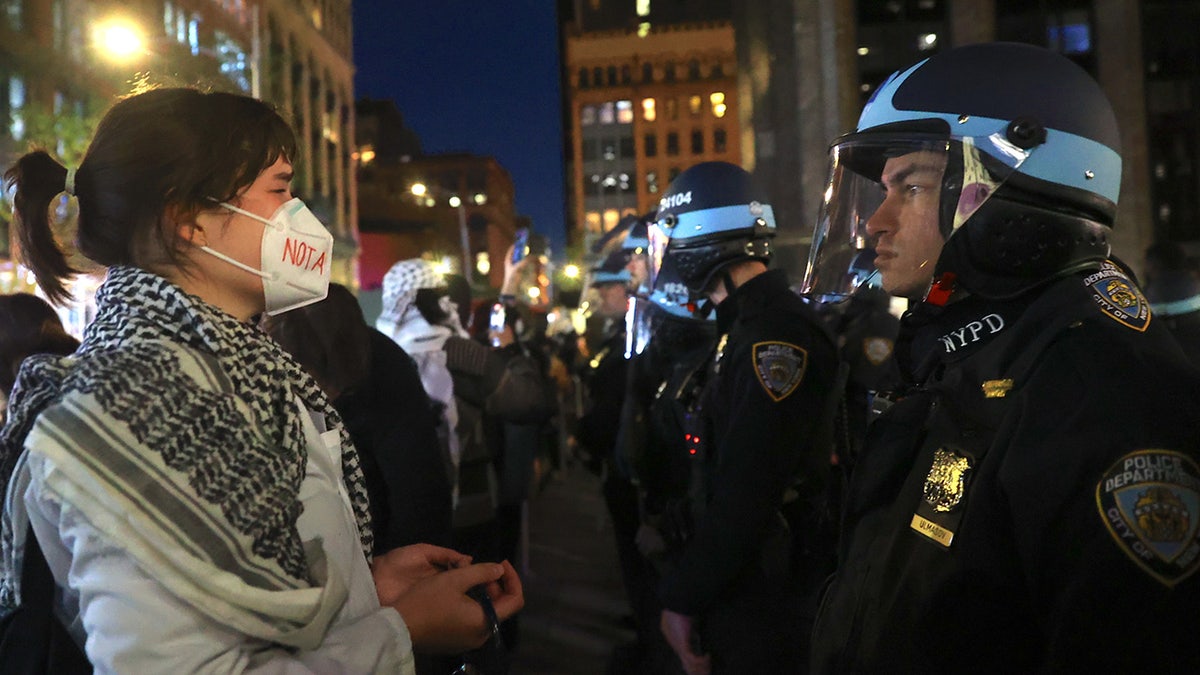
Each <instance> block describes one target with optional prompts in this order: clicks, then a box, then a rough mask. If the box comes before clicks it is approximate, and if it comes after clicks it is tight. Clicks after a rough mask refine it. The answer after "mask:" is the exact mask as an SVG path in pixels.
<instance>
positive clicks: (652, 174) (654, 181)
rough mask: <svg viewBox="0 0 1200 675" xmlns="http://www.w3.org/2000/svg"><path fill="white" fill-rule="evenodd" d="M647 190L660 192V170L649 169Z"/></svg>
mask: <svg viewBox="0 0 1200 675" xmlns="http://www.w3.org/2000/svg"><path fill="white" fill-rule="evenodd" d="M646 191H647V192H649V193H650V194H658V172H657V171H649V172H647V173H646Z"/></svg>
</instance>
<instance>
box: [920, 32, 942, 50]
mask: <svg viewBox="0 0 1200 675" xmlns="http://www.w3.org/2000/svg"><path fill="white" fill-rule="evenodd" d="M937 44H938V36H937V33H923V34H921V36H920V37H918V38H917V49H919V50H920V51H923V52H927V51H929V50H930V49H937Z"/></svg>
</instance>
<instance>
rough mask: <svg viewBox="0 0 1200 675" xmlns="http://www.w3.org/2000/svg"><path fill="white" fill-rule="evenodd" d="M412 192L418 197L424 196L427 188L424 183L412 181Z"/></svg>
mask: <svg viewBox="0 0 1200 675" xmlns="http://www.w3.org/2000/svg"><path fill="white" fill-rule="evenodd" d="M411 189H412V193H413V194H414V195H416V196H418V197H424V196H425V193H426V192H428V191H429V188H427V187H425V184H424V183H413V186H412V188H411Z"/></svg>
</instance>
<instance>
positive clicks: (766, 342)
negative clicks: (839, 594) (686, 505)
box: [660, 270, 837, 616]
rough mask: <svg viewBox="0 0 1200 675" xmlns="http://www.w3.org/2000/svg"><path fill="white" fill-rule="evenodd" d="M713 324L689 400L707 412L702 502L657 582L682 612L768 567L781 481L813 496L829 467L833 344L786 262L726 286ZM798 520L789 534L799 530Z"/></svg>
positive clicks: (732, 590) (702, 431)
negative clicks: (695, 398) (700, 376)
mask: <svg viewBox="0 0 1200 675" xmlns="http://www.w3.org/2000/svg"><path fill="white" fill-rule="evenodd" d="M717 331H718V334H721V335H723V336H724V337H723V338H722V339H721V340H720V341H719V342H718V344H717V350H716V354H715V356H714V358H713V359H712V361H711V362H710V364H709V365H708V366H707V367H708V374H707V377H708V381H707V383H706V384H705V386H704V389H703V392H702V393H701V394H700V399H701V405H700V409H699V410H696V411H693V414H694V415H697V416H698V417H699V418H700V419H701V420H702V424H701V425H700V426H698V427H694V428H693V430H692V431H691V433H692V439H691V440H692V441H693V442H695V441H699V443H698V444H696V445H694V446H693V447H694V448H695V449H697V461H699V462H702V463H703V467H702V471H701V472H700V473H701V474H702V475H703V480H702V481H701V484H700V485H699V486H697V487H698V488H699V489H698V497H697V499H696V500H695V501H696V502H697V503H699V504H701V508H700V512H699V513H698V514H696V516H697V517H696V520H695V527H694V534H693V535H692V536H691V538H690V540H689V541H688V542H687V543H686V545H685V546H684V548H683V550H682V553H681V555H680V556H679V558H678V560H677V564H676V565H675V566H674V568H673V569H672V570H671V571H670V572H669V573H668V574H667V575H666V576H665V577H664V579H663V582H662V584H661V587H660V595H661V599H662V601H663V606H664V607H666V608H667V609H670V610H672V611H675V612H678V613H680V614H685V615H689V616H702V615H704V614H705V613H706V612H708V610H710V609H713V608H714V607H715V606H717V605H720V604H721V603H723V602H724V601H726V600H728V599H729V597H731V596H735V595H737V594H738V593H739V591H740V590H742V588H743V585H744V584H756V583H757V582H759V581H760V580H761V579H762V578H763V576H764V574H768V573H769V570H765V569H764V568H763V562H764V561H763V547H764V544H765V541H766V539H767V538H768V537H769V536H770V535H771V534H772V528H773V527H774V526H776V525H777V524H778V522H779V515H780V510H781V507H782V506H783V504H782V502H783V498H784V492H785V490H787V489H788V488H789V486H791V485H793V484H794V483H796V482H797V481H798V480H799V481H800V482H801V483H802V490H803V491H804V492H805V494H804V496H803V497H802V498H801V499H798V500H795V501H793V502H792V504H791V505H789V506H790V507H795V506H798V505H801V504H805V505H807V503H808V500H810V499H811V500H812V501H814V502H818V501H819V500H820V499H821V498H822V496H823V493H822V492H821V490H822V489H823V487H824V483H825V478H826V477H827V476H828V473H829V449H828V446H822V447H818V445H819V444H818V443H816V442H815V438H816V436H818V435H819V429H820V428H821V427H822V425H823V420H822V419H821V418H822V415H821V414H820V412H819V411H821V410H823V409H825V408H827V407H828V403H827V399H828V397H829V394H830V389H831V387H832V384H831V383H832V382H833V380H834V377H835V373H836V371H837V357H836V348H835V346H834V344H833V340H832V338H831V337H830V336H829V334H828V332H827V330H826V329H825V327H824V326H823V324H822V323H821V321H820V319H819V318H818V317H817V316H816V315H815V314H814V313H813V312H812V311H811V310H810V309H809V308H808V307H807V306H805V305H804V303H803V302H802V301H801V300H800V298H799V296H797V295H796V294H795V293H793V292H792V291H791V290H790V289H789V288H788V282H787V277H786V275H785V274H784V273H783V271H782V270H771V271H767V272H764V273H762V274H760V275H758V276H756V277H754V278H753V279H750V280H749V281H747V282H746V283H744V284H742V285H741V286H740V287H738V288H737V289H736V290H735V291H734V292H733V293H732V294H730V296H729V297H728V298H726V299H725V301H724V302H722V303H721V304H720V305H719V306H718V307H717ZM697 435H698V436H699V438H698V439H697V438H696V436H697ZM693 489H694V490H695V489H697V488H693ZM819 506H820V505H819V504H818V507H819ZM796 520H797V519H793V522H791V523H790V525H791V527H792V528H793V534H794V535H796V536H800V537H803V536H804V535H805V534H806V533H804V532H796V531H795V530H796V529H802V528H803V526H804V524H803V523H800V522H795V521H796ZM830 548H831V547H830ZM819 557H820V556H814V559H815V558H819ZM829 560H830V562H832V557H830V558H829ZM825 573H826V574H827V573H828V570H826V571H825Z"/></svg>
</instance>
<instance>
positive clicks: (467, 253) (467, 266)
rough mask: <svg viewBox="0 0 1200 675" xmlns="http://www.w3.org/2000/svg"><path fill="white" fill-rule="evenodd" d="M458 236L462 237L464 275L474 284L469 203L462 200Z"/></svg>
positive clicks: (468, 281) (459, 206) (459, 207)
mask: <svg viewBox="0 0 1200 675" xmlns="http://www.w3.org/2000/svg"><path fill="white" fill-rule="evenodd" d="M458 236H459V237H460V238H461V239H462V262H463V266H462V269H463V276H464V277H466V279H467V283H469V284H473V283H474V279H473V278H472V274H471V267H472V265H471V238H470V236H469V235H468V233H467V205H466V204H465V203H463V202H461V201H460V202H459V203H458Z"/></svg>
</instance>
